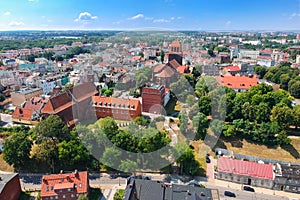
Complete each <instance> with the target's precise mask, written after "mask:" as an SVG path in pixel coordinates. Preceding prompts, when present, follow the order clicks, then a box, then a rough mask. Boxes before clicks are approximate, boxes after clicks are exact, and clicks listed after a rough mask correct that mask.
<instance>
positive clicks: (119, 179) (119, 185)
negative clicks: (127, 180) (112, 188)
mask: <svg viewBox="0 0 300 200" xmlns="http://www.w3.org/2000/svg"><path fill="white" fill-rule="evenodd" d="M118 175H119V186H121V182H120V181H121V180H120V175H121V174H120V173H119V174H118Z"/></svg>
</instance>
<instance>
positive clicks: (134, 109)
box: [92, 96, 142, 121]
mask: <svg viewBox="0 0 300 200" xmlns="http://www.w3.org/2000/svg"><path fill="white" fill-rule="evenodd" d="M92 107H93V111H94V112H95V113H96V116H97V118H105V117H112V118H114V119H115V120H125V121H130V120H132V119H135V118H136V117H138V116H141V115H142V106H141V102H140V100H138V99H121V98H114V97H103V96H93V97H92Z"/></svg>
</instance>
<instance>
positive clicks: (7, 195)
mask: <svg viewBox="0 0 300 200" xmlns="http://www.w3.org/2000/svg"><path fill="white" fill-rule="evenodd" d="M21 192H22V190H21V184H20V178H19V174H0V199H3V200H18V199H19V196H20V194H21Z"/></svg>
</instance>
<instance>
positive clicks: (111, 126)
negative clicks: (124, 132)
mask: <svg viewBox="0 0 300 200" xmlns="http://www.w3.org/2000/svg"><path fill="white" fill-rule="evenodd" d="M98 123H99V125H100V128H101V130H102V131H103V132H104V133H105V134H106V135H107V137H108V138H109V139H111V138H112V137H113V136H115V135H117V133H118V129H119V128H118V125H117V123H116V121H115V120H114V119H113V118H111V117H105V118H101V119H100V120H98Z"/></svg>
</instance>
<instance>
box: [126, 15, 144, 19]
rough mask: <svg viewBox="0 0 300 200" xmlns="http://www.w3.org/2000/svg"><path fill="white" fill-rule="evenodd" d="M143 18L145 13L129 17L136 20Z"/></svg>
mask: <svg viewBox="0 0 300 200" xmlns="http://www.w3.org/2000/svg"><path fill="white" fill-rule="evenodd" d="M141 18H144V15H143V14H137V15H135V16H133V17H130V18H128V20H136V19H141Z"/></svg>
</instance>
